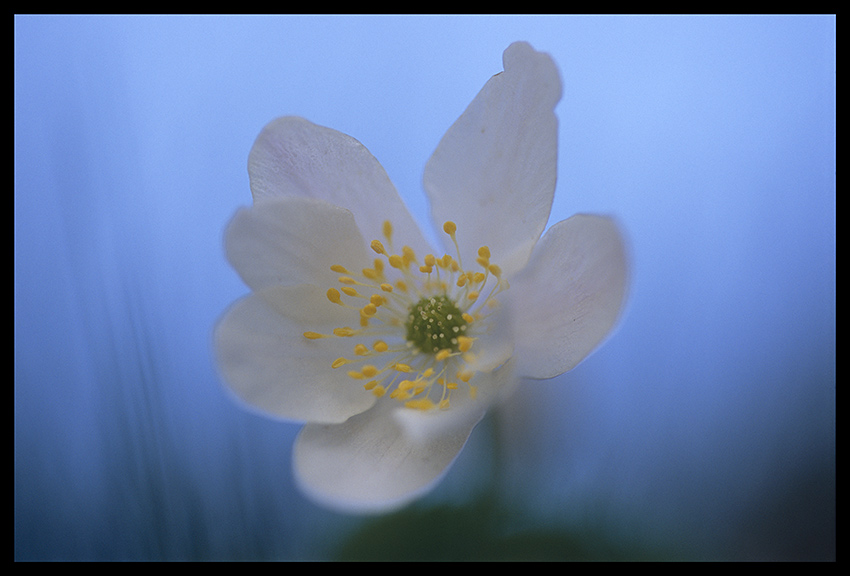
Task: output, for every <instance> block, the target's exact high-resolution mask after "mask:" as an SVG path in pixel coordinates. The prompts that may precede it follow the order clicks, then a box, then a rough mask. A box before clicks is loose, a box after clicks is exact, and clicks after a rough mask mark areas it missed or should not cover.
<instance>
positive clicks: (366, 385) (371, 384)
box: [363, 380, 378, 390]
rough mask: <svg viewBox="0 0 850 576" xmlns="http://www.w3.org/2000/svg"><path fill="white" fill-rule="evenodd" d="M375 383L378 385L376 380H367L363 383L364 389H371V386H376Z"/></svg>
mask: <svg viewBox="0 0 850 576" xmlns="http://www.w3.org/2000/svg"><path fill="white" fill-rule="evenodd" d="M377 385H378V381H377V380H369V381H368V382H366V383H365V384H364V385H363V387H364V388H365V389H366V390H371V389H372V388H374V387H375V386H377Z"/></svg>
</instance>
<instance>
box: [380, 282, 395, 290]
mask: <svg viewBox="0 0 850 576" xmlns="http://www.w3.org/2000/svg"><path fill="white" fill-rule="evenodd" d="M381 290H383V291H384V292H392V291H393V285H392V284H387V283H386V282H384V283H383V284H381Z"/></svg>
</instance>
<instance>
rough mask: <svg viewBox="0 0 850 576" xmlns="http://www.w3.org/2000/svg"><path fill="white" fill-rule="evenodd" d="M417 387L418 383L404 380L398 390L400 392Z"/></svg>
mask: <svg viewBox="0 0 850 576" xmlns="http://www.w3.org/2000/svg"><path fill="white" fill-rule="evenodd" d="M415 387H416V382H413V381H411V380H402V381H401V382H399V383H398V389H399V390H410V389H411V388H415Z"/></svg>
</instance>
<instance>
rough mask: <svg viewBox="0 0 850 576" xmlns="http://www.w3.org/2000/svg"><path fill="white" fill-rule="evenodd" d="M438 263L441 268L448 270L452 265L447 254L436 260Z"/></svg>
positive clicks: (450, 258)
mask: <svg viewBox="0 0 850 576" xmlns="http://www.w3.org/2000/svg"><path fill="white" fill-rule="evenodd" d="M438 262H439V264H440V266H442V267H443V268H448V267H449V266H451V265H452V257H451V256H449V255H448V254H444V255H443V257H442V258H440V259H439V260H438Z"/></svg>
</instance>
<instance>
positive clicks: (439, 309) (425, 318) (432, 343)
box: [406, 296, 467, 354]
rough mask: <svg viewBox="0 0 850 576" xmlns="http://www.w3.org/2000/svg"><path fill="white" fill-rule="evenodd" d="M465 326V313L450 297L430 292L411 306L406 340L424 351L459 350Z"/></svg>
mask: <svg viewBox="0 0 850 576" xmlns="http://www.w3.org/2000/svg"><path fill="white" fill-rule="evenodd" d="M466 326H467V323H466V320H464V319H463V313H462V312H461V310H460V308H458V307H457V304H455V303H454V302H453V301H452V300H451V299H450V298H448V297H446V296H429V297H426V298H422V299H421V300H420V301H419V302H417V303H416V304H414V305H413V306H411V307H410V314H409V315H408V320H407V324H406V328H407V341H408V342H410V343H411V344H412V345H413V346H414V347H416V348H418V349H419V350H420V351H421V352H424V353H431V354H436V353H437V352H439V351H440V350H451V351H452V352H457V351H458V350H459V347H458V336H463V335H464V332H465V331H466Z"/></svg>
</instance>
